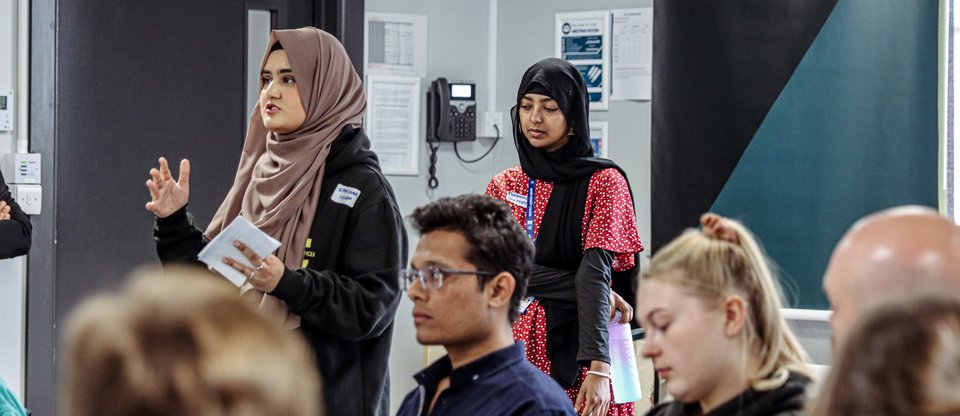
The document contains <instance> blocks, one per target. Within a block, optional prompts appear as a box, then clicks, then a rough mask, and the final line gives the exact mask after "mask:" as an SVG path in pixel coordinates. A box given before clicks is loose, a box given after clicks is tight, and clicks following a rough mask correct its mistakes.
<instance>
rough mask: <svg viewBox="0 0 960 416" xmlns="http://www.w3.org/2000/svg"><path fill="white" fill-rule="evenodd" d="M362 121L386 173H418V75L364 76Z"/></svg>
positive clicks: (371, 148) (371, 146)
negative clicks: (365, 110) (365, 88)
mask: <svg viewBox="0 0 960 416" xmlns="http://www.w3.org/2000/svg"><path fill="white" fill-rule="evenodd" d="M366 84H367V85H366V87H367V114H366V120H365V122H364V123H363V125H364V129H365V130H367V132H368V134H369V137H370V150H373V151H374V152H376V153H377V157H379V158H380V168H381V169H383V173H384V174H385V175H414V176H415V175H418V174H419V173H420V171H419V165H420V147H419V144H420V78H419V77H398V76H389V75H368V76H367V82H366Z"/></svg>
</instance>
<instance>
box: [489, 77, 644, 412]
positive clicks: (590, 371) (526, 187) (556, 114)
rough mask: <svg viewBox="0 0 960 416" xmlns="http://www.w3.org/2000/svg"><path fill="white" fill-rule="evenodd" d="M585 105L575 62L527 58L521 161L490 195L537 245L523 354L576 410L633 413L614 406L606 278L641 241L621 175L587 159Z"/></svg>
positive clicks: (519, 334) (621, 273)
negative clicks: (562, 390) (529, 63)
mask: <svg viewBox="0 0 960 416" xmlns="http://www.w3.org/2000/svg"><path fill="white" fill-rule="evenodd" d="M588 106H589V98H588V95H587V88H586V85H585V84H584V82H583V77H582V76H581V75H580V71H579V70H578V69H577V68H576V67H574V66H573V65H571V64H570V63H568V62H566V61H564V60H560V59H555V58H548V59H544V60H542V61H540V62H537V63H536V64H534V65H533V66H531V67H530V68H529V69H528V70H527V72H526V73H525V74H524V75H523V79H522V80H521V82H520V88H519V90H518V92H517V105H516V106H515V107H514V108H513V111H512V116H513V126H514V131H513V136H514V142H515V144H516V147H517V152H518V153H519V156H520V166H517V167H513V168H510V169H507V170H505V171H503V172H500V173H499V174H497V175H496V176H494V178H493V179H492V180H491V181H490V184H489V185H488V186H487V194H488V195H490V196H493V197H495V198H498V199H500V200H503V201H505V202H507V204H508V205H510V207H511V209H512V210H513V215H514V218H516V219H517V221H518V222H519V223H520V224H521V225H523V226H524V227H525V228H526V230H527V235H529V236H530V238H532V239H533V240H534V242H535V244H536V261H535V263H536V265H535V268H534V273H533V276H532V277H531V279H530V284H529V287H528V288H527V295H528V297H527V298H524V301H522V302H521V304H520V309H521V315H520V317H519V318H518V319H517V320H516V322H514V324H513V334H514V338H516V339H518V340H522V341H524V343H525V344H526V353H527V359H528V360H530V362H532V363H533V364H534V365H536V366H537V367H538V368H540V369H541V370H543V371H544V372H545V373H547V374H549V375H550V376H551V377H553V378H554V379H555V380H556V381H557V382H558V383H560V385H561V386H562V387H564V388H566V389H567V394H568V395H569V396H570V399H571V400H573V401H574V404H575V407H576V408H577V410H578V411H580V412H581V414H584V415H587V414H591V413H592V414H593V415H603V414H607V415H633V414H634V410H633V404H632V403H625V404H611V401H612V389H611V387H610V377H609V374H610V364H609V363H610V353H609V348H608V344H607V322H608V319H609V317H610V316H611V305H610V295H611V291H610V285H611V282H612V279H621V278H626V279H629V278H630V277H632V276H633V273H632V271H633V269H634V268H635V267H636V265H637V253H639V252H640V251H642V250H643V245H642V243H641V242H640V236H639V234H638V233H637V225H636V217H635V215H634V209H633V198H632V197H631V194H630V186H629V184H628V182H627V179H626V175H625V174H624V173H623V170H622V169H620V167H619V166H617V165H616V164H615V163H613V162H612V161H610V160H607V159H599V158H595V157H593V148H592V146H591V145H590V123H589V108H588ZM622 319H623V320H624V321H625V322H626V321H629V319H630V317H629V316H624V317H623V318H622Z"/></svg>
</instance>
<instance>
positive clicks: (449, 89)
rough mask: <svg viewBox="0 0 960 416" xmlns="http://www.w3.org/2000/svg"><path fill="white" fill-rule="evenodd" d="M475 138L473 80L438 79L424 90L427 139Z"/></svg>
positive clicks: (475, 100)
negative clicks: (425, 95) (425, 94)
mask: <svg viewBox="0 0 960 416" xmlns="http://www.w3.org/2000/svg"><path fill="white" fill-rule="evenodd" d="M476 139H477V87H476V84H474V83H472V82H448V81H447V79H446V78H437V79H436V80H434V81H433V82H431V83H430V88H429V89H427V141H428V142H462V141H472V140H476Z"/></svg>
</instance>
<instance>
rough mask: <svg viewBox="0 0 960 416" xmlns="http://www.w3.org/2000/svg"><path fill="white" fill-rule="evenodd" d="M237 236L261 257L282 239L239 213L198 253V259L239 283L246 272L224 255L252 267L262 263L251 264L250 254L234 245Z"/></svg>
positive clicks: (276, 246)
mask: <svg viewBox="0 0 960 416" xmlns="http://www.w3.org/2000/svg"><path fill="white" fill-rule="evenodd" d="M237 240H240V241H241V242H243V244H246V245H247V247H249V248H250V250H252V251H253V252H254V253H257V256H259V257H260V258H264V257H266V256H267V255H269V254H270V253H272V252H273V251H274V250H276V249H277V248H278V247H280V242H279V241H277V239H275V238H273V237H271V236H269V235H267V233H265V232H263V231H260V229H259V228H257V227H256V226H254V225H253V224H252V223H251V222H250V221H248V220H247V219H246V218H243V217H240V216H238V217H237V218H236V219H234V220H233V222H231V223H230V225H228V226H227V228H224V229H223V231H221V232H220V234H218V235H217V236H216V237H214V238H213V240H210V243H208V244H207V246H206V247H204V248H203V250H202V251H200V254H199V255H198V256H197V259H198V260H200V261H202V262H204V263H205V264H206V265H207V267H209V268H211V269H213V270H215V271H217V273H220V274H221V275H223V277H226V278H227V279H228V280H230V281H231V282H233V284H235V285H237V286H240V285H241V284H243V282H244V281H245V280H246V279H247V276H244V275H243V273H240V272H238V271H237V269H234V268H233V267H230V266H228V265H226V264H224V263H223V258H224V257H227V258H230V259H233V260H236V261H237V262H239V263H241V264H243V265H245V266H247V267H250V268H254V267H257V266H259V264H250V260H247V257H246V256H244V255H243V253H241V252H240V249H238V248H237V247H236V246H234V245H233V242H234V241H237Z"/></svg>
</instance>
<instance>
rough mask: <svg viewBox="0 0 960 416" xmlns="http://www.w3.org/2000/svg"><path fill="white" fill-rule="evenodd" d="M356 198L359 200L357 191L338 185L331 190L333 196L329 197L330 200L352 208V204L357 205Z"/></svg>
mask: <svg viewBox="0 0 960 416" xmlns="http://www.w3.org/2000/svg"><path fill="white" fill-rule="evenodd" d="M358 198H360V190H359V189H357V188H351V187H349V186H346V185H344V184H342V183H338V184H337V189H334V190H333V196H331V197H330V200H331V201H333V202H336V203H338V204H343V205H346V206H348V207H350V208H353V204H356V203H357V199H358Z"/></svg>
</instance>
